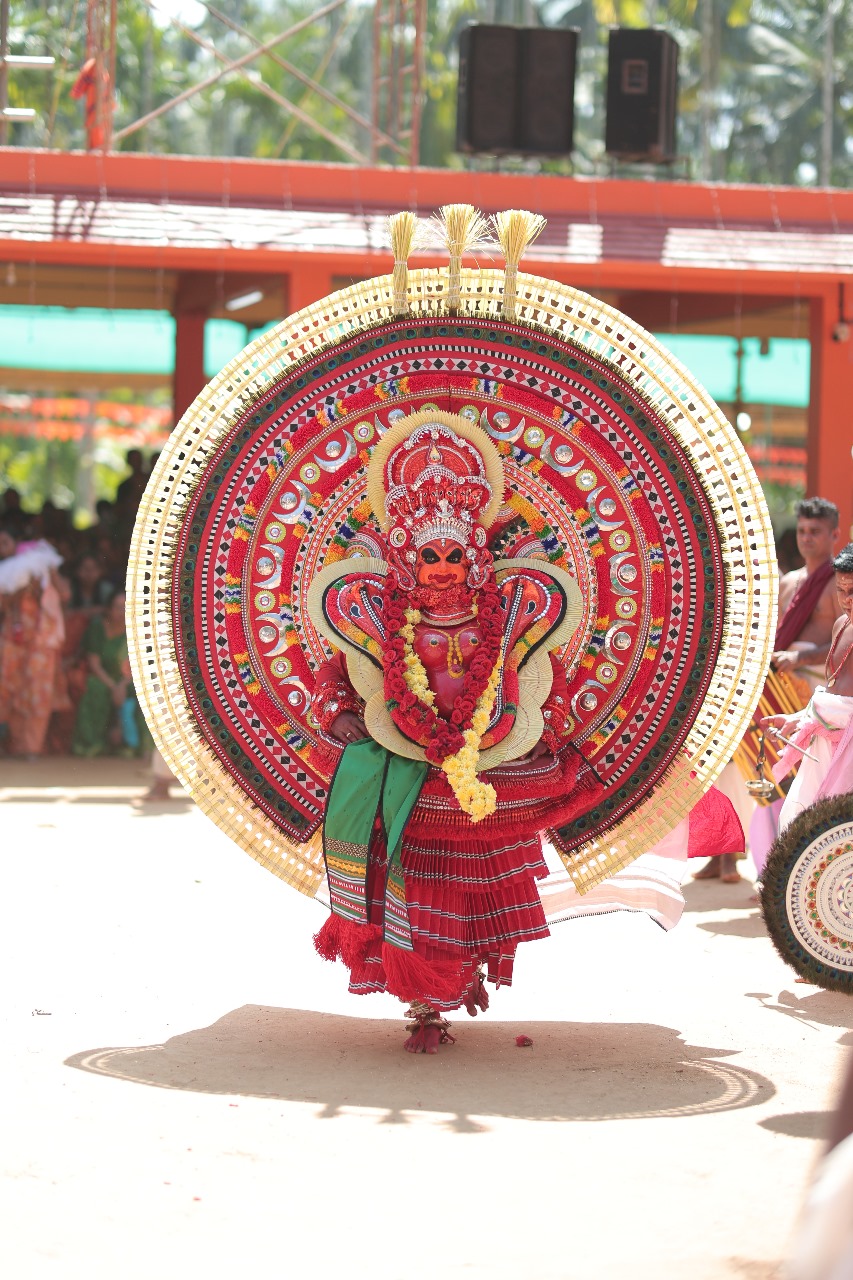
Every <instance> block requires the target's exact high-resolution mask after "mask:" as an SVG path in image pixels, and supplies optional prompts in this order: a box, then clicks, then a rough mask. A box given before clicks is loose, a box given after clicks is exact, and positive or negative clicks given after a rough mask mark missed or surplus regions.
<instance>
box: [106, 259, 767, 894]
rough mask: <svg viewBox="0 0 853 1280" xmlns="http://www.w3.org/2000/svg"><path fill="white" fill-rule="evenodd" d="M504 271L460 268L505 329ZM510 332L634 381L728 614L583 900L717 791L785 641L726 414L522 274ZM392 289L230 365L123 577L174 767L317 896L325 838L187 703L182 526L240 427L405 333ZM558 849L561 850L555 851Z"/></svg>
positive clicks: (309, 314) (577, 294)
mask: <svg viewBox="0 0 853 1280" xmlns="http://www.w3.org/2000/svg"><path fill="white" fill-rule="evenodd" d="M503 281H504V275H503V272H502V271H497V270H485V271H471V270H465V271H463V272H462V275H461V293H460V302H459V309H458V312H457V314H458V315H460V316H464V317H468V318H472V319H477V320H480V321H482V322H483V323H485V324H490V323H493V324H500V323H501V322H502V321H503V314H502V307H503ZM516 287H517V302H516V320H515V323H516V324H519V325H521V326H525V327H528V328H530V329H532V330H534V331H537V332H539V333H541V334H543V335H545V336H548V335H553V336H554V337H555V338H558V339H560V340H562V341H567V342H571V343H572V344H573V345H575V346H576V347H578V348H579V349H580V350H581V351H582V352H587V353H588V354H589V355H590V356H594V357H595V358H597V359H599V360H602V361H604V362H605V363H606V364H607V365H608V366H609V367H610V368H611V369H612V370H613V372H614V373H615V374H617V375H618V376H621V377H622V378H623V379H624V380H625V381H626V382H628V383H629V384H630V385H631V386H632V388H633V389H634V391H635V393H636V394H637V395H638V396H639V397H640V398H641V399H642V400H645V401H646V402H647V403H648V405H649V406H650V407H651V408H652V409H653V410H654V412H656V413H657V414H658V415H659V416H660V417H661V418H662V419H663V420H664V421H665V422H666V423H667V426H668V427H669V429H670V430H671V431H672V433H673V435H674V436H675V438H676V439H677V440H678V441H679V443H680V444H681V446H682V448H683V449H684V450H685V452H686V454H687V456H688V457H689V458H690V460H691V464H692V466H693V468H694V471H695V474H696V475H697V477H698V479H699V480H700V483H701V484H702V487H703V489H704V491H705V494H706V496H707V500H708V503H709V505H710V508H711V511H712V514H713V518H714V521H715V523H716V525H717V528H718V530H720V531H721V533H722V532H723V531H724V536H723V542H724V549H725V558H726V574H727V589H726V608H725V616H724V626H723V637H722V644H721V649H720V653H719V656H718V659H717V662H716V665H715V668H714V671H713V674H712V677H711V681H710V684H709V687H708V692H707V694H706V697H705V699H704V701H703V704H702V707H701V708H700V711H699V715H698V716H697V718H696V721H695V723H694V724H693V726H692V727H691V729H690V731H689V733H688V735H687V738H686V740H685V742H684V743H683V745H682V747H681V749H680V750H679V753H678V755H677V757H676V759H675V760H674V761H673V763H672V765H671V766H670V768H669V769H668V770H667V773H666V775H665V777H664V778H663V779H662V781H661V782H660V783H659V784H658V786H657V787H656V788H655V791H654V793H653V795H652V796H650V797H648V798H647V799H646V800H645V801H644V802H643V803H642V804H641V805H639V806H638V807H637V808H636V809H635V810H633V811H632V812H631V813H630V814H629V815H627V816H626V817H625V818H623V819H622V820H621V821H620V822H619V823H618V824H617V826H616V827H614V828H613V829H612V830H611V831H609V832H607V833H605V834H604V835H603V836H601V837H599V838H598V839H597V840H591V841H588V842H587V844H585V845H584V846H583V847H582V848H580V849H577V850H575V851H574V852H572V853H567V852H566V851H565V850H561V855H562V857H563V860H564V862H565V864H566V868H567V870H568V872H569V875H570V876H571V878H572V880H573V882H574V884H575V886H576V888H577V889H578V891H579V892H581V893H583V892H585V891H586V890H588V889H590V888H592V887H593V886H594V885H596V884H598V883H600V882H601V881H602V880H604V879H606V878H607V877H608V876H610V875H613V874H614V872H616V871H618V870H619V869H620V868H622V867H625V866H627V865H628V864H629V863H631V862H632V861H633V860H634V859H635V858H636V857H638V856H639V855H640V854H641V853H643V852H645V851H646V850H648V849H649V848H650V847H651V846H652V845H654V844H655V843H656V842H657V841H658V840H660V839H661V838H662V837H663V836H665V835H667V834H668V833H669V832H670V831H671V830H672V829H673V827H675V826H676V825H677V823H678V822H680V821H681V819H682V818H683V817H685V816H686V815H687V813H688V812H689V811H690V809H691V808H692V807H693V805H694V804H695V803H696V802H697V800H698V799H699V798H700V797H701V795H702V794H703V793H704V792H705V791H706V790H707V788H708V787H709V786H710V785H711V784H712V783H713V782H714V780H715V778H716V777H717V776H718V775H719V773H720V771H721V770H722V768H723V766H724V765H725V763H726V761H727V760H728V758H729V756H730V755H731V753H732V751H733V750H734V748H735V746H736V745H737V743H738V742H739V741H740V739H741V737H742V736H743V734H744V732H745V730H746V729H747V727H748V725H749V721H750V719H751V717H752V713H753V710H754V708H755V705H756V704H757V702H758V698H759V696H760V693H761V688H762V685H763V682H764V677H765V674H766V672H767V669H768V664H769V659H770V654H771V651H772V641H773V636H774V634H775V627H776V592H777V586H776V556H775V548H774V544H773V533H772V529H771V525H770V519H769V515H768V512H767V507H766V503H765V501H764V495H763V493H762V490H761V486H760V484H759V482H758V479H757V477H756V475H755V472H754V471H753V469H752V466H751V464H750V462H749V459H748V458H747V455H746V453H745V451H744V449H743V446H742V445H741V443H740V441H739V440H738V438H737V436H736V434H735V432H734V430H733V429H732V427H731V426H730V425H729V423H728V422H727V421H726V419H725V417H724V416H723V414H722V412H721V411H720V409H719V408H718V406H717V405H716V404H715V403H714V401H713V400H712V399H711V397H710V396H709V395H708V393H707V392H706V391H705V390H704V388H703V387H702V386H701V385H700V384H699V383H698V382H697V381H696V379H695V378H694V377H693V376H692V374H691V373H690V372H689V371H688V370H687V369H685V368H684V366H683V365H681V363H680V362H679V361H678V360H676V359H675V357H674V356H672V355H671V354H670V353H669V352H668V351H667V350H666V349H665V348H664V347H663V346H662V345H661V344H660V343H659V342H658V341H657V340H656V339H655V338H654V337H653V336H652V335H651V334H649V333H648V332H647V331H646V330H644V329H643V328H641V327H640V326H639V325H637V324H635V323H634V322H633V321H632V320H630V319H629V318H628V317H627V316H625V315H623V314H622V313H621V312H619V311H617V310H616V309H615V308H614V307H610V306H608V305H607V304H605V303H602V302H599V301H598V300H596V299H595V298H593V297H591V296H590V295H589V294H586V293H583V292H582V291H581V290H578V289H573V288H571V287H570V286H568V285H563V284H559V283H557V282H555V281H552V280H546V279H543V278H541V277H538V276H531V275H527V274H525V273H520V274H519V276H518V280H517V286H516ZM408 298H409V320H410V322H411V323H414V324H416V323H417V321H418V319H421V318H422V319H446V320H447V321H448V322H449V323H450V324H452V322H453V319H454V316H451V315H449V313H448V310H447V271H446V270H444V269H427V270H421V271H412V272H410V274H409V292H408ZM397 318H398V317H396V316H395V313H394V300H393V286H392V277H391V276H390V275H389V276H379V277H377V278H375V279H373V280H367V281H362V282H360V283H358V284H355V285H352V286H350V287H349V288H347V289H343V290H341V291H339V292H337V293H333V294H331V295H330V296H329V297H327V298H323V299H321V300H320V301H319V302H316V303H314V304H313V305H312V306H310V307H306V308H305V309H304V310H302V311H300V312H298V313H296V314H295V315H293V316H291V317H289V318H288V319H287V320H284V321H282V323H281V324H279V325H277V326H276V328H275V329H273V330H271V331H270V332H268V333H265V334H262V335H261V336H260V337H259V338H256V339H255V340H254V341H253V342H252V343H250V344H249V346H247V347H246V348H245V350H244V351H242V352H241V353H240V354H239V355H238V356H236V357H235V358H234V359H233V360H232V361H230V363H229V364H227V365H226V366H225V368H224V369H223V370H222V372H221V373H220V374H218V375H217V376H216V377H215V378H214V379H212V381H211V382H210V383H209V384H208V385H207V387H205V389H204V391H202V392H201V394H200V395H199V396H198V397H197V398H196V400H195V401H194V402H193V404H192V405H191V406H190V408H189V409H188V410H187V412H186V413H185V414H184V416H183V418H182V419H181V421H180V422H179V423H178V425H177V427H176V428H175V430H174V432H173V433H172V435H171V437H170V439H169V441H168V443H167V445H166V447H165V448H164V449H163V451H162V453H161V455H160V458H159V460H158V463H157V465H156V467H155V469H154V471H153V473H152V475H151V478H150V480H149V483H148V486H147V488H146V490H145V494H144V495H143V499H142V502H141V504H140V508H139V513H138V517H137V521H136V526H135V528H134V532H133V538H132V542H131V555H130V563H129V567H128V578H127V629H128V649H129V652H130V661H131V667H132V671H133V678H134V682H135V685H136V689H137V695H138V698H139V703H140V706H141V708H142V710H143V712H144V714H145V717H146V720H147V721H148V724H149V726H150V728H151V732H152V734H153V737H154V741H155V743H156V744H157V747H158V748H159V750H160V751H161V753H162V755H163V757H164V759H165V760H166V763H167V764H168V765H169V767H170V768H171V769H172V771H173V773H174V774H175V776H176V777H177V778H178V779H179V780H180V781H181V783H182V784H183V785H184V787H185V788H186V789H187V791H188V792H189V793H190V795H191V796H192V797H193V799H195V801H196V803H197V804H198V805H199V807H200V808H201V809H202V811H203V812H204V813H206V814H207V815H208V817H210V818H211V819H212V821H214V822H215V823H216V824H217V826H218V827H219V828H220V829H221V830H223V831H224V832H225V833H226V834H227V835H229V836H230V837H231V838H232V839H233V840H234V841H235V843H236V844H238V845H239V846H240V848H242V849H244V850H245V851H246V852H247V853H248V854H250V856H251V857H252V858H254V859H255V861H257V862H259V863H260V864H261V865H262V866H264V867H266V868H267V869H268V870H270V871H272V872H273V874H274V875H277V876H278V877H279V878H280V879H282V880H284V881H285V882H286V883H288V884H290V885H293V887H294V888H296V889H299V890H300V892H302V893H306V894H309V895H313V894H315V893H316V892H317V890H318V889H319V888H320V887H321V885H322V882H323V878H324V874H323V865H322V847H321V845H322V841H321V835H320V833H319V832H317V833H315V835H314V836H313V837H312V838H311V840H310V841H309V842H307V843H306V844H298V843H296V842H293V841H290V840H288V839H287V838H286V837H285V836H284V835H283V834H282V833H281V832H280V831H279V830H278V828H277V827H276V826H275V824H274V823H273V822H272V821H271V820H270V819H269V818H267V817H266V815H265V814H263V813H262V812H261V811H260V810H259V809H258V808H257V807H256V806H255V805H254V804H253V802H252V801H251V800H250V799H249V798H248V797H247V796H246V795H245V794H244V793H243V792H242V791H241V789H240V787H239V786H238V784H237V783H236V781H235V780H234V779H233V778H232V777H231V776H230V774H228V773H227V771H226V770H225V769H224V767H223V766H222V765H221V764H220V762H219V760H218V759H217V757H216V755H215V754H214V752H213V751H212V750H211V748H210V747H209V746H208V744H207V743H206V741H205V740H204V738H203V737H202V735H201V732H200V730H199V728H198V725H197V724H196V722H195V719H194V717H193V715H192V712H191V710H190V707H189V705H188V702H187V698H186V695H185V693H184V689H183V685H182V682H181V678H180V671H179V668H178V663H177V658H176V654H175V643H174V632H173V628H172V618H171V599H170V597H171V581H172V566H173V564H174V561H175V556H176V552H177V546H178V541H179V538H180V532H181V524H182V518H183V514H184V512H185V511H186V508H187V505H188V503H189V502H190V500H191V498H192V495H193V493H194V492H195V489H196V487H197V486H198V484H199V483H200V481H201V479H202V476H203V474H204V471H205V468H206V466H207V463H208V461H209V460H210V458H211V456H212V455H213V453H214V452H215V450H216V449H217V447H218V446H219V444H220V443H221V441H222V440H223V439H224V437H225V436H226V435H227V433H228V432H229V430H230V429H231V427H232V425H233V424H234V422H235V421H236V420H237V419H238V418H239V417H240V416H241V415H242V414H244V413H245V412H246V411H247V410H248V409H250V408H251V407H252V406H253V404H255V403H256V402H257V401H258V400H260V399H262V398H263V397H264V396H265V395H266V394H268V393H269V391H270V390H271V388H272V386H273V384H274V383H276V382H277V381H278V380H279V379H281V378H282V377H285V376H287V375H288V374H291V373H293V371H294V370H295V369H296V368H298V367H299V366H300V365H302V364H304V363H305V362H306V361H308V360H312V359H314V358H316V357H318V356H320V355H322V353H323V352H324V351H326V350H328V349H329V348H331V347H333V346H335V345H336V344H338V343H339V342H342V341H344V340H347V339H350V338H354V337H357V336H359V335H361V334H363V333H364V332H365V331H369V330H370V329H372V328H375V327H376V326H379V325H383V324H386V323H389V322H392V321H394V320H395V319H397ZM558 847H559V845H558Z"/></svg>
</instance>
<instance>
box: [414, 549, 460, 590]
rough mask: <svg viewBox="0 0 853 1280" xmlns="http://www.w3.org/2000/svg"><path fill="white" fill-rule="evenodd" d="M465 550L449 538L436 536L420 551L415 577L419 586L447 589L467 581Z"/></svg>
mask: <svg viewBox="0 0 853 1280" xmlns="http://www.w3.org/2000/svg"><path fill="white" fill-rule="evenodd" d="M465 570H466V564H465V551H464V549H463V548H462V547H461V546H460V545H459V543H458V542H453V541H451V540H450V539H449V538H434V539H433V540H432V541H431V542H425V543H424V545H423V546H422V547H421V548H420V550H419V551H418V558H417V561H416V563H415V577H416V579H417V583H418V586H420V587H431V588H432V589H433V590H434V591H447V590H448V589H449V588H450V587H460V586H462V585H463V584H464V582H465Z"/></svg>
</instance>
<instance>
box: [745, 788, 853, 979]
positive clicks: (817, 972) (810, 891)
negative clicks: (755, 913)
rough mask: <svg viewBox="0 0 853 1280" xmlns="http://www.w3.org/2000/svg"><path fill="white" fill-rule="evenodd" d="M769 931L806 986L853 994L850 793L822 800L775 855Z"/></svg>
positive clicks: (769, 872)
mask: <svg viewBox="0 0 853 1280" xmlns="http://www.w3.org/2000/svg"><path fill="white" fill-rule="evenodd" d="M761 907H762V910H763V912H764V919H765V922H766V924H767V930H768V932H769V934H770V937H771V938H772V939H773V942H774V944H775V946H776V950H777V951H778V952H779V954H780V956H781V957H782V959H783V960H784V961H785V963H786V964H789V965H790V966H791V968H792V969H794V970H795V971H796V972H797V973H798V974H799V975H800V977H801V978H805V979H806V980H807V981H808V982H813V983H815V984H816V985H817V986H819V987H825V988H826V989H827V990H828V991H843V992H845V993H847V994H848V995H849V994H853V793H848V794H846V795H842V796H832V797H830V798H829V799H827V800H818V802H817V803H816V804H813V805H811V806H810V807H809V808H808V809H805V810H804V811H803V812H802V813H801V814H800V815H799V816H798V817H797V818H795V819H794V821H793V822H792V823H791V825H790V826H789V827H787V828H786V830H785V831H784V832H783V833H782V835H781V836H780V837H779V839H778V840H777V841H776V842H775V844H774V845H773V847H772V849H771V850H770V857H769V858H768V860H767V866H766V868H765V871H764V882H763V888H762V890H761Z"/></svg>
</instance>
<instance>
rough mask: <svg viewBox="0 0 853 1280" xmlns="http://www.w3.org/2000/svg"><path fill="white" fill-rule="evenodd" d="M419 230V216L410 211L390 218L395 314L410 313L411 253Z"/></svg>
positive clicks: (389, 229)
mask: <svg viewBox="0 0 853 1280" xmlns="http://www.w3.org/2000/svg"><path fill="white" fill-rule="evenodd" d="M417 230H418V220H417V217H416V216H415V214H413V213H409V212H408V211H405V210H404V211H403V212H402V213H394V214H392V215H391V217H390V218H389V219H388V231H389V234H390V236H391V252H392V253H393V255H394V270H393V272H392V274H391V284H392V289H393V293H394V301H393V308H394V315H395V316H405V315H408V314H409V296H408V287H409V254H410V253H411V252H412V249H413V248H414V244H415V236H416V234H417Z"/></svg>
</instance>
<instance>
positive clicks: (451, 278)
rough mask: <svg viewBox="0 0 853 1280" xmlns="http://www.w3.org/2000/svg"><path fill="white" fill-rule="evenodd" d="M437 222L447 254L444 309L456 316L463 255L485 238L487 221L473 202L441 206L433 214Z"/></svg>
mask: <svg viewBox="0 0 853 1280" xmlns="http://www.w3.org/2000/svg"><path fill="white" fill-rule="evenodd" d="M436 221H437V223H438V226H439V230H440V232H441V236H442V239H443V240H444V243H445V244H446V245H447V252H448V254H449V255H450V262H449V264H448V268H447V310H448V313H449V314H450V315H452V316H455V315H457V314H458V312H459V295H460V272H461V270H462V255H463V254H464V253H469V252H470V250H471V249H473V248H474V246H475V245H476V244H478V243H479V242H480V241H482V240H485V239H487V238H488V234H489V224H488V223H487V222H486V219H485V218H484V217H483V215H482V214H481V213H480V211H479V210H478V209H475V208H474V206H473V205H472V204H446V205H443V206H442V208H441V209H439V211H438V214H437V215H436Z"/></svg>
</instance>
